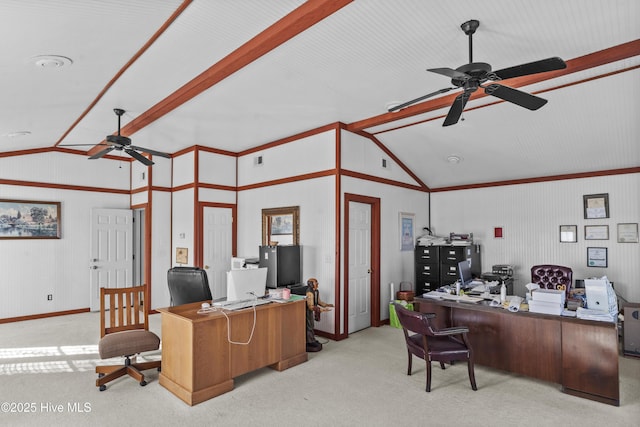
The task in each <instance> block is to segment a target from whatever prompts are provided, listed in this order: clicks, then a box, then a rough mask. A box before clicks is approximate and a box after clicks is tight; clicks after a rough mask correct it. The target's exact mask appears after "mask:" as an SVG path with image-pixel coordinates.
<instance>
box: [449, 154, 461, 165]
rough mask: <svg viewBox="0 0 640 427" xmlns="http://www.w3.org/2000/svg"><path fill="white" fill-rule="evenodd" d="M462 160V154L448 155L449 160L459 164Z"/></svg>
mask: <svg viewBox="0 0 640 427" xmlns="http://www.w3.org/2000/svg"><path fill="white" fill-rule="evenodd" d="M461 161H462V158H461V157H460V156H449V157H447V162H449V163H451V164H454V165H457V164H458V163H460V162H461Z"/></svg>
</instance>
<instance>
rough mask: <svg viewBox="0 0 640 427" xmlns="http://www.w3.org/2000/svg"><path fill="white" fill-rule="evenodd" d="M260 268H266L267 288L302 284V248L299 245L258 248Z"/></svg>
mask: <svg viewBox="0 0 640 427" xmlns="http://www.w3.org/2000/svg"><path fill="white" fill-rule="evenodd" d="M259 266H260V267H267V288H271V289H275V288H281V287H285V286H287V287H292V286H295V285H299V284H301V283H302V248H301V247H300V246H299V245H283V246H260V261H259Z"/></svg>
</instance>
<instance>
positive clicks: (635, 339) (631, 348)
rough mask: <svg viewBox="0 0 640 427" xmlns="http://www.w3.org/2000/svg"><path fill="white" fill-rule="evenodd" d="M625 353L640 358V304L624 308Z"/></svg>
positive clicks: (623, 332)
mask: <svg viewBox="0 0 640 427" xmlns="http://www.w3.org/2000/svg"><path fill="white" fill-rule="evenodd" d="M622 314H623V315H624V324H623V329H622V335H623V339H622V340H623V353H624V355H625V356H636V357H640V304H627V305H625V306H624V308H623V312H622Z"/></svg>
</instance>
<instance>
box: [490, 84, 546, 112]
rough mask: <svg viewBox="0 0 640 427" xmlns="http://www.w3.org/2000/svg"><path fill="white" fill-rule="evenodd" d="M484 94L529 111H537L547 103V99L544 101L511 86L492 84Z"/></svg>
mask: <svg viewBox="0 0 640 427" xmlns="http://www.w3.org/2000/svg"><path fill="white" fill-rule="evenodd" d="M484 92H485V93H486V94H487V95H493V96H495V97H498V98H500V99H504V100H505V101H509V102H512V103H514V104H516V105H519V106H521V107H524V108H527V109H529V110H537V109H538V108H540V107H542V106H543V105H544V104H546V103H547V100H546V99H542V98H539V97H537V96H535V95H531V94H529V93H526V92H522V91H519V90H517V89H514V88H511V87H509V86H502V85H498V84H492V85H489V86H487V87H485V88H484Z"/></svg>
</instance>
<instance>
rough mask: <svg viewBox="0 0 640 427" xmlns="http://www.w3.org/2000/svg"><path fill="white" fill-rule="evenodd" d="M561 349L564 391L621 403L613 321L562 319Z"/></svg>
mask: <svg viewBox="0 0 640 427" xmlns="http://www.w3.org/2000/svg"><path fill="white" fill-rule="evenodd" d="M562 352H563V354H564V357H563V363H562V369H563V381H562V385H563V387H564V390H565V391H566V392H567V393H570V394H578V395H582V394H585V393H586V394H589V395H591V396H590V398H592V399H594V400H599V401H602V402H605V403H609V404H613V405H616V406H617V405H619V404H620V382H619V379H618V375H619V372H618V369H619V368H618V330H617V325H616V324H615V323H605V322H590V323H578V322H563V324H562ZM582 397H587V396H582Z"/></svg>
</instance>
